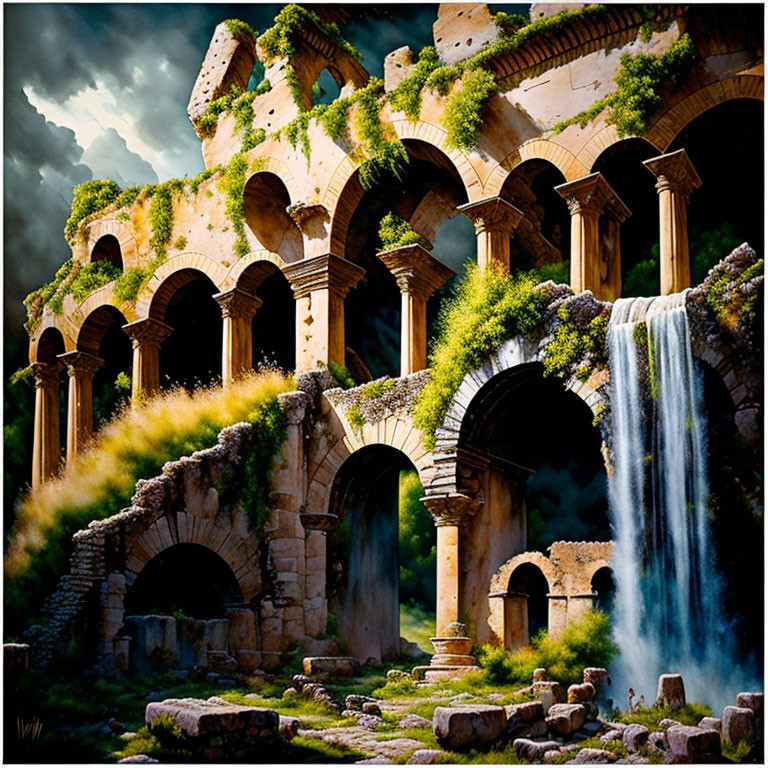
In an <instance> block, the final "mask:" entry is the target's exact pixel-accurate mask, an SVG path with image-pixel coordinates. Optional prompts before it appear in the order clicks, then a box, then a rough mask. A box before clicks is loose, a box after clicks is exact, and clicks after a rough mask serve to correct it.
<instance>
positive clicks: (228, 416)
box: [6, 372, 293, 621]
mask: <svg viewBox="0 0 768 768" xmlns="http://www.w3.org/2000/svg"><path fill="white" fill-rule="evenodd" d="M292 386H293V382H292V381H291V380H290V379H286V378H284V377H283V376H282V375H280V374H278V373H275V372H265V373H261V374H258V375H253V376H249V377H246V378H244V379H243V380H242V381H239V382H237V383H236V384H233V385H232V386H231V387H228V388H227V389H226V390H225V389H222V388H221V387H212V388H209V389H201V390H197V391H195V392H194V393H192V394H189V393H187V392H186V391H184V390H180V389H179V390H173V391H171V392H167V393H164V394H161V395H157V396H155V397H154V398H152V399H151V400H149V402H148V403H147V404H146V405H145V406H143V407H135V408H131V409H127V410H124V411H123V412H122V413H121V414H120V415H119V416H118V417H117V418H116V419H114V420H113V421H112V422H110V423H109V424H108V425H107V426H106V427H104V428H103V429H102V430H101V432H100V433H99V434H98V435H97V436H96V438H95V440H94V443H93V445H92V446H91V448H90V449H89V450H87V451H85V452H83V453H82V454H81V455H79V456H78V457H77V458H76V459H75V460H74V461H71V462H69V463H68V464H67V467H66V469H65V471H64V472H63V473H62V475H60V476H59V477H57V478H55V479H53V480H51V481H50V482H48V483H46V484H45V485H43V486H41V487H40V488H37V489H35V490H34V491H32V492H31V493H29V494H28V495H27V496H26V497H25V498H24V499H23V500H22V502H21V504H20V508H19V512H18V516H17V520H16V524H15V527H14V531H13V539H12V541H11V544H10V547H9V549H8V552H7V555H6V573H7V576H8V578H7V580H6V589H7V592H6V594H7V599H8V605H9V606H12V611H13V613H14V620H19V621H21V620H22V619H23V617H24V616H29V615H30V611H36V610H38V609H39V605H40V601H41V600H42V598H43V596H44V595H45V594H46V593H49V592H50V591H51V590H52V589H53V587H54V585H55V582H56V579H57V578H58V577H59V576H60V575H61V572H62V571H63V569H64V567H65V564H66V558H67V557H68V554H69V551H70V548H71V536H72V534H73V533H74V532H75V531H77V530H78V529H80V528H82V527H84V526H85V525H87V524H88V523H89V522H91V521H92V520H97V519H103V518H105V517H108V516H110V515H113V514H115V513H117V512H119V511H120V510H121V509H123V508H124V507H126V506H128V504H129V502H130V499H131V496H132V495H133V492H134V488H135V485H136V481H137V480H139V479H140V478H151V477H154V476H156V475H158V474H159V473H160V471H161V469H162V466H163V464H165V462H166V461H171V460H174V459H178V458H180V457H182V456H188V455H190V454H191V453H193V452H194V451H197V450H201V449H203V448H207V447H210V446H213V445H215V444H216V441H217V437H218V434H219V432H220V431H221V430H222V429H223V428H224V427H225V426H228V425H230V424H235V423H237V422H240V421H250V422H251V423H253V424H254V427H255V432H256V434H257V435H258V441H259V443H260V444H261V445H263V446H271V447H272V449H273V450H275V451H276V450H278V449H279V447H280V446H279V445H277V443H279V442H280V434H281V433H280V422H279V418H278V416H277V414H276V412H275V409H276V408H277V407H278V406H277V395H278V394H280V393H281V392H286V391H288V390H289V389H290V388H291V387H292ZM256 455H258V456H259V459H258V460H259V461H260V462H261V463H260V464H259V465H258V466H252V465H249V472H251V473H252V474H253V478H252V480H253V483H259V484H260V485H261V487H262V488H266V487H267V486H268V479H267V478H268V473H269V471H270V466H271V463H270V461H269V460H268V458H267V457H266V456H264V455H263V453H257V454H256ZM252 464H253V462H252ZM249 482H251V481H249ZM246 491H247V492H250V493H252V492H253V486H251V487H250V489H246ZM259 503H260V502H258V500H257V503H256V510H255V511H256V514H260V512H259V509H261V507H259Z"/></svg>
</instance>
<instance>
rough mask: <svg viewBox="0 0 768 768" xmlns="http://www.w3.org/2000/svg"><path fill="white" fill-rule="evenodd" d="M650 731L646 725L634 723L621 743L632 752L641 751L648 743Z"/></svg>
mask: <svg viewBox="0 0 768 768" xmlns="http://www.w3.org/2000/svg"><path fill="white" fill-rule="evenodd" d="M648 734H650V731H649V730H648V728H646V727H645V726H644V725H640V724H639V723H632V725H630V726H629V728H627V729H626V730H625V731H624V733H623V734H622V737H621V743H622V744H623V745H624V747H625V748H626V749H628V750H629V751H630V752H639V751H640V750H641V749H642V748H643V747H644V746H645V745H646V744H647V743H648Z"/></svg>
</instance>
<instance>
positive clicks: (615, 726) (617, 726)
mask: <svg viewBox="0 0 768 768" xmlns="http://www.w3.org/2000/svg"><path fill="white" fill-rule="evenodd" d="M662 722H664V721H663V720H662ZM603 725H604V726H605V727H606V728H608V730H611V731H619V733H624V731H625V730H626V729H627V724H626V723H609V722H608V721H607V720H606V721H605V722H604V723H603ZM678 725H680V723H678Z"/></svg>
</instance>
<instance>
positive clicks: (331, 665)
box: [302, 656, 360, 677]
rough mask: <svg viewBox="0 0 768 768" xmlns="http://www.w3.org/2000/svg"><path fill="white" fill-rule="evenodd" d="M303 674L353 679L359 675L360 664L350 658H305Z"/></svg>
mask: <svg viewBox="0 0 768 768" xmlns="http://www.w3.org/2000/svg"><path fill="white" fill-rule="evenodd" d="M302 663H303V665H304V674H305V675H312V676H313V677H315V676H326V675H334V676H338V677H354V676H355V675H358V674H360V662H359V661H358V660H357V659H355V658H353V657H352V656H307V657H306V658H305V659H304V660H303V661H302Z"/></svg>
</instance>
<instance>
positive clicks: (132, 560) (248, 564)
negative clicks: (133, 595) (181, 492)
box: [124, 489, 261, 602]
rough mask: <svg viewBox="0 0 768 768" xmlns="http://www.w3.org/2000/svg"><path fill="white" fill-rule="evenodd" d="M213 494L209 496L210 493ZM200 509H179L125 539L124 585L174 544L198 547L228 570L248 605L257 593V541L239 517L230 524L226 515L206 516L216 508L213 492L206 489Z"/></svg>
mask: <svg viewBox="0 0 768 768" xmlns="http://www.w3.org/2000/svg"><path fill="white" fill-rule="evenodd" d="M211 491H213V493H211ZM202 507H203V509H201V510H199V511H198V510H190V509H189V508H187V509H185V510H180V511H178V512H176V513H172V512H169V513H167V514H166V515H163V516H161V517H158V518H156V519H155V520H153V521H152V522H151V523H149V524H148V525H146V526H145V527H142V528H141V529H139V530H138V531H136V532H135V533H133V532H132V534H131V535H130V536H129V537H128V538H127V539H126V543H125V553H126V554H125V571H124V575H125V577H126V584H127V585H130V584H133V582H134V581H135V579H136V577H137V576H138V575H139V573H140V572H141V571H142V569H143V568H144V566H145V565H147V563H149V561H150V560H152V558H154V557H155V556H156V555H159V554H160V553H161V552H163V551H164V550H166V549H169V548H170V547H172V546H174V545H176V544H198V545H200V546H203V547H205V548H206V549H209V550H211V551H212V552H214V553H215V554H217V555H219V556H220V557H221V559H222V560H224V562H225V563H226V564H227V565H228V566H229V567H230V569H231V570H232V573H233V574H234V576H235V580H236V581H237V583H238V586H239V587H240V589H241V591H242V593H243V600H244V601H245V602H250V601H251V600H252V599H253V598H254V597H256V595H257V594H258V593H259V592H260V591H261V573H260V571H259V565H258V563H259V539H258V536H257V535H256V534H255V533H254V532H253V531H250V530H248V527H247V524H246V522H245V519H244V517H243V515H237V516H236V517H235V519H234V521H230V519H229V518H228V516H215V513H214V516H213V517H211V516H209V514H210V513H209V511H208V510H209V509H213V508H214V507H215V508H216V509H218V498H217V497H216V495H215V489H209V491H208V494H207V495H206V496H205V497H204V499H203V500H202Z"/></svg>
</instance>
